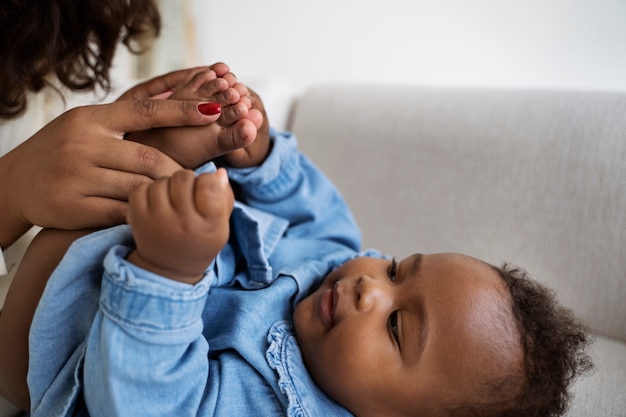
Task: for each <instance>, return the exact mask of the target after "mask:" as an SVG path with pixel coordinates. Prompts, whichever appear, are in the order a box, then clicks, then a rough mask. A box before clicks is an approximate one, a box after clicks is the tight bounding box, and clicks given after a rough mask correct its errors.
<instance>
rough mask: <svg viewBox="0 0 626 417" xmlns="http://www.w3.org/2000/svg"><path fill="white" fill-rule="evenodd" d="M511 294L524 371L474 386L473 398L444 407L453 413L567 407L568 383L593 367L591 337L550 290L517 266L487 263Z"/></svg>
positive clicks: (514, 415)
mask: <svg viewBox="0 0 626 417" xmlns="http://www.w3.org/2000/svg"><path fill="white" fill-rule="evenodd" d="M492 268H493V269H494V270H495V271H496V272H497V273H498V275H499V276H500V277H501V278H502V280H503V281H504V282H505V283H506V286H507V288H508V290H509V292H510V294H511V298H512V302H513V305H512V310H513V316H514V317H515V321H516V322H517V323H516V325H517V328H518V331H519V334H520V342H521V346H522V348H523V352H524V360H523V374H516V375H505V376H504V377H500V378H499V379H497V380H493V381H488V382H487V383H485V384H483V386H482V387H478V392H480V393H481V394H482V395H479V396H480V397H481V398H480V399H478V400H477V401H476V403H475V404H470V405H468V404H463V405H456V406H454V407H449V408H448V409H447V410H446V413H445V414H446V415H448V416H455V417H456V416H458V417H461V416H463V417H465V416H467V417H469V416H474V417H478V416H480V417H487V416H489V417H557V416H562V415H564V413H565V412H566V411H567V409H568V406H569V403H570V399H571V398H570V393H569V388H570V385H571V383H572V382H573V381H574V379H576V378H577V377H578V376H581V375H584V374H587V373H589V372H590V371H591V370H592V369H593V364H592V362H591V359H590V356H589V354H588V353H587V347H588V346H589V344H590V343H591V342H592V341H593V337H592V336H591V334H590V333H589V331H588V330H587V328H586V327H585V326H584V325H583V324H582V323H581V322H580V321H579V320H578V319H577V318H576V317H574V315H573V313H572V312H571V311H570V310H569V309H566V308H564V307H562V306H561V305H560V304H559V303H558V302H557V300H556V297H555V293H554V291H552V290H549V289H547V288H546V287H544V286H543V285H541V284H539V283H538V282H537V281H535V280H534V279H532V278H531V277H530V276H529V275H528V273H527V272H526V271H525V270H523V269H522V268H519V267H515V266H512V265H510V264H507V263H505V264H504V265H502V266H501V267H495V266H492Z"/></svg>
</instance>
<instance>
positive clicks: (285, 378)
mask: <svg viewBox="0 0 626 417" xmlns="http://www.w3.org/2000/svg"><path fill="white" fill-rule="evenodd" d="M267 341H268V342H269V348H268V349H267V351H266V352H265V357H266V359H267V362H268V364H269V365H270V367H271V368H272V369H274V371H276V373H277V374H278V386H279V388H280V390H281V392H283V393H284V394H285V395H286V396H287V399H288V408H287V415H288V416H290V417H296V416H297V417H305V416H306V417H317V416H339V417H341V416H346V417H347V416H352V414H351V413H350V412H349V411H347V410H346V409H344V408H343V407H341V406H340V405H339V404H337V403H336V402H334V401H333V400H331V399H330V398H329V397H328V396H327V395H326V394H324V393H323V392H322V391H321V390H320V389H319V387H318V386H317V385H316V384H315V382H314V381H313V379H311V376H310V375H309V372H308V371H307V369H306V367H305V366H304V361H303V359H302V355H301V353H300V348H299V347H298V343H297V342H296V337H295V334H294V332H293V323H291V322H290V321H279V322H276V323H274V324H273V325H272V327H271V328H270V331H269V333H268V336H267Z"/></svg>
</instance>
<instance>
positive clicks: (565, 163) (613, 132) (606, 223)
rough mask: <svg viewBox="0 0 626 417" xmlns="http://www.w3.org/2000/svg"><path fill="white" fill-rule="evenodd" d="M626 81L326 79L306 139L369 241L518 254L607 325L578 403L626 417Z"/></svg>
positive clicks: (396, 251)
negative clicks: (445, 83)
mask: <svg viewBox="0 0 626 417" xmlns="http://www.w3.org/2000/svg"><path fill="white" fill-rule="evenodd" d="M625 115H626V94H616V93H594V92H566V91H509V90H495V89H492V90H480V89H443V88H418V87H412V88H406V87H401V86H397V87H391V88H390V87H388V86H372V85H366V86H358V85H355V86H345V85H343V86H321V87H317V88H314V89H312V90H310V91H308V92H307V93H305V94H304V95H303V97H301V99H300V100H299V101H298V103H297V104H296V109H295V111H294V114H293V119H292V125H291V127H292V129H293V130H294V131H295V133H296V134H297V136H298V138H299V141H300V148H301V149H302V150H304V152H305V153H307V154H308V155H309V156H310V157H311V159H313V161H314V162H315V163H316V164H317V165H318V166H320V167H321V168H322V169H323V170H324V171H326V173H327V174H328V175H329V176H330V177H331V179H332V180H333V181H334V182H335V183H336V184H337V185H338V186H339V188H340V190H341V191H342V192H343V194H344V195H345V197H346V198H347V200H348V202H349V203H350V205H351V207H352V209H353V211H354V213H355V216H356V217H357V221H358V222H359V224H360V226H361V228H362V230H363V235H364V244H365V247H376V248H378V249H381V250H383V251H384V252H387V253H389V254H393V255H396V256H405V255H407V254H409V253H413V252H425V253H429V252H441V251H445V252H447V251H451V252H462V253H466V254H469V255H472V256H476V257H479V258H481V259H484V260H486V261H489V262H491V263H496V264H500V263H501V262H502V261H504V260H506V261H510V262H512V263H514V264H517V265H520V266H522V267H524V268H526V269H527V270H528V271H529V272H530V273H531V274H532V275H534V276H535V277H537V278H538V279H539V280H540V281H542V282H544V283H546V284H547V285H548V286H550V287H552V288H554V289H555V290H556V292H557V296H558V298H559V299H560V300H561V301H562V303H563V304H564V305H566V306H568V307H571V308H572V309H573V310H574V311H575V312H576V313H577V314H578V315H579V316H580V317H581V318H582V319H583V320H584V321H585V322H586V323H587V324H588V325H589V326H590V327H591V328H592V329H593V331H594V332H595V333H597V334H599V335H603V336H606V337H607V338H601V339H599V340H600V341H599V342H598V343H597V344H596V346H595V347H594V349H595V352H596V353H597V355H599V359H598V361H597V362H598V368H599V369H598V371H597V372H596V374H595V375H594V376H593V377H592V378H590V379H587V380H586V381H584V380H583V381H581V384H582V385H580V389H581V394H580V395H579V397H580V398H579V401H577V402H576V403H575V407H574V408H573V409H572V413H571V415H572V416H581V417H582V416H603V417H604V416H626V398H625V397H624V391H625V388H624V387H625V386H626V359H625V358H626V301H625V300H626V116H625Z"/></svg>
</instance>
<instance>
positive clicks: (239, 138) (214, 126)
mask: <svg viewBox="0 0 626 417" xmlns="http://www.w3.org/2000/svg"><path fill="white" fill-rule="evenodd" d="M221 65H223V67H221V66H220V64H216V65H214V66H212V67H211V68H207V69H205V70H200V71H199V72H197V73H196V74H195V75H194V76H193V77H192V78H191V79H190V80H188V81H186V82H184V83H182V85H180V86H178V87H177V88H175V89H174V91H173V92H172V94H171V95H170V96H169V97H168V99H172V100H194V101H209V102H215V103H219V104H220V105H221V106H222V114H221V115H220V118H219V120H218V121H217V122H215V123H211V124H209V125H206V126H186V127H180V128H162V129H153V130H150V131H147V132H138V133H133V134H132V135H130V136H129V139H130V140H134V141H137V142H141V143H143V144H146V145H150V146H153V147H155V148H157V149H159V150H161V151H163V152H164V153H166V154H167V155H169V156H170V157H171V158H172V159H174V160H175V161H177V162H178V163H179V164H181V166H183V167H184V168H196V167H197V166H199V165H201V164H202V163H204V162H207V161H209V160H212V159H215V158H216V157H218V156H221V155H224V154H227V153H229V152H231V151H233V150H237V149H240V148H243V147H246V146H248V145H250V144H251V143H252V142H254V140H255V138H256V135H257V129H258V128H260V127H261V124H262V122H263V117H262V115H261V114H260V112H259V111H258V110H256V109H251V107H252V102H251V100H250V98H249V97H248V90H247V88H246V87H245V86H244V85H243V84H240V83H238V82H237V79H236V77H235V76H234V75H233V74H232V73H230V72H226V71H225V70H224V69H226V70H227V69H228V67H227V66H226V65H225V64H221Z"/></svg>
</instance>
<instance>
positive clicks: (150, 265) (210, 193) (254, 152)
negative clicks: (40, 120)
mask: <svg viewBox="0 0 626 417" xmlns="http://www.w3.org/2000/svg"><path fill="white" fill-rule="evenodd" d="M216 65H217V66H218V67H217V71H218V72H217V73H222V72H223V71H224V70H225V69H224V68H223V67H221V66H220V65H221V64H216ZM226 69H227V67H226ZM217 73H216V72H215V71H214V70H213V69H212V67H209V68H202V69H198V68H195V69H191V70H188V71H181V72H177V73H172V74H168V75H166V76H164V77H157V78H155V79H154V80H152V81H150V82H148V83H147V84H144V85H140V86H138V87H137V88H136V89H133V90H131V91H130V92H129V93H127V96H126V97H125V98H124V99H122V100H120V101H118V102H116V103H113V104H112V105H110V107H109V108H108V110H107V111H104V110H106V108H103V106H89V107H86V108H82V109H79V110H77V111H80V112H89V113H85V114H81V115H77V116H76V120H75V122H76V123H71V122H69V123H66V122H63V123H60V124H59V126H58V128H59V129H61V130H60V131H59V132H58V133H59V135H58V136H54V135H52V136H51V135H50V134H49V133H50V132H49V131H47V130H48V129H51V128H52V127H54V122H53V123H51V124H50V125H48V126H47V127H46V128H44V130H46V131H47V133H46V132H44V133H42V135H41V136H40V137H38V138H36V139H37V140H36V141H33V138H31V139H30V140H29V141H27V143H28V145H26V146H29V147H32V146H34V143H36V144H37V145H38V146H41V147H42V149H40V150H39V151H38V153H37V154H38V155H40V158H41V161H44V162H46V163H50V164H51V165H50V166H49V167H47V168H42V169H40V170H39V171H38V172H37V174H40V175H44V174H46V173H49V174H50V173H52V172H54V171H55V170H54V169H51V168H53V167H54V166H55V161H56V160H58V158H65V160H66V165H68V166H69V168H68V169H70V168H74V169H75V171H71V170H70V171H67V170H64V171H61V172H59V175H61V174H63V175H61V177H60V178H57V180H58V181H60V182H61V183H63V184H70V185H71V184H74V185H82V188H78V189H71V187H70V190H64V191H59V190H57V192H60V193H62V196H63V197H65V198H67V199H68V201H65V200H63V201H59V202H58V203H57V204H58V207H57V209H59V210H61V211H62V210H63V208H64V207H65V204H68V203H75V204H77V205H78V208H83V209H88V208H91V209H92V211H93V210H96V211H98V210H104V212H102V213H101V214H102V215H104V216H105V219H104V220H103V222H102V224H109V223H112V224H115V223H119V222H120V221H118V220H120V219H118V218H117V217H111V213H107V211H106V207H105V203H106V201H108V200H111V201H109V202H110V203H111V204H114V205H115V207H114V208H113V211H114V213H115V215H116V216H117V215H120V216H122V217H123V218H122V220H121V221H126V220H128V221H129V223H131V225H132V227H133V229H134V231H135V237H136V239H137V240H138V249H137V250H136V251H135V252H133V253H132V254H131V255H130V256H129V259H130V260H131V262H134V263H136V264H138V265H140V266H142V267H144V268H145V269H148V270H150V271H153V272H156V273H159V274H162V275H164V276H169V277H170V278H172V279H177V280H179V281H181V282H188V283H193V282H196V281H197V280H198V279H200V278H201V275H202V273H203V272H204V270H205V269H206V267H207V266H208V264H209V263H210V262H211V261H212V259H213V258H214V257H215V255H216V254H217V252H218V251H219V250H220V249H221V248H222V247H223V246H224V245H225V244H226V242H227V240H228V218H229V216H230V212H231V210H232V204H233V193H232V189H231V187H230V185H229V184H228V181H227V176H226V172H225V171H224V170H223V169H220V170H218V172H217V173H216V174H203V175H201V176H198V177H196V175H195V174H194V173H193V172H191V171H189V170H184V169H182V168H181V165H180V164H179V163H177V162H176V161H177V160H181V161H182V158H185V157H187V156H189V155H192V156H194V157H195V158H196V159H193V160H189V161H188V162H189V163H191V164H193V165H198V164H200V163H201V162H205V161H206V160H209V159H212V158H214V157H217V156H220V155H221V156H222V157H223V158H224V159H225V160H226V161H228V160H230V159H229V157H231V156H232V160H233V161H237V162H238V163H240V164H241V165H240V166H253V165H255V164H258V163H259V161H263V160H264V159H265V157H266V156H267V153H268V152H269V143H270V139H269V132H268V129H267V128H266V127H267V121H266V120H265V112H264V109H263V103H262V102H261V100H260V99H259V98H258V96H256V95H254V97H253V98H250V97H252V96H251V93H250V92H249V91H247V89H246V88H245V86H243V85H239V84H238V83H237V82H236V79H234V78H233V77H234V76H232V74H230V73H228V72H225V73H224V76H225V77H226V78H228V80H227V81H226V83H223V82H221V81H217V82H216V81H215V80H216V78H215V75H216V74H217ZM198 74H200V75H198ZM227 74H230V75H227ZM204 77H207V78H204ZM202 79H204V80H205V83H204V84H202V83H201V84H198V82H199V80H202ZM176 82H178V83H181V84H176ZM162 88H168V89H169V90H172V89H173V90H176V94H177V96H176V97H175V98H177V99H178V100H174V99H167V100H165V99H163V98H165V97H172V96H173V94H172V93H171V92H170V91H169V90H168V91H167V92H166V93H163V94H160V95H161V96H162V97H160V98H161V99H144V98H143V97H146V96H150V97H152V96H155V95H159V93H158V92H159V91H162ZM198 89H202V93H201V94H200V93H198V92H197V90H198ZM231 90H232V91H231ZM135 94H136V96H135ZM205 94H206V95H207V96H206V97H205ZM244 94H245V95H244ZM229 97H230V98H229ZM233 97H235V98H234V99H233ZM135 98H138V100H136V99H135ZM200 98H202V101H201V102H206V101H212V102H220V101H221V102H222V103H224V104H223V107H222V114H221V115H215V116H206V115H202V114H201V113H199V112H198V109H197V107H196V105H197V103H198V101H196V99H200ZM209 99H210V100H209ZM186 100H192V101H186ZM137 103H147V105H148V107H149V109H151V111H155V112H163V111H164V110H163V109H166V110H167V112H166V113H167V114H166V115H169V119H167V118H165V116H166V115H161V119H159V120H160V122H159V123H161V124H158V123H156V122H155V121H154V120H152V119H150V115H145V116H144V117H143V118H141V117H140V118H139V122H140V123H136V124H135V125H133V126H136V125H137V124H138V125H139V126H141V127H142V128H143V129H150V128H151V127H157V129H153V130H152V131H151V132H152V134H153V135H154V136H155V137H156V136H158V135H164V136H161V139H162V140H163V141H167V140H173V139H175V140H176V144H177V145H180V144H184V145H185V146H171V144H167V143H165V144H162V149H163V150H164V151H166V152H170V153H171V154H168V155H165V154H164V153H161V152H160V151H158V150H157V149H156V148H153V147H150V146H146V145H145V144H140V143H135V142H132V141H129V140H123V141H122V140H118V141H112V140H110V139H112V138H114V139H121V138H122V136H123V134H124V132H128V131H131V130H132V129H125V128H118V129H116V130H115V131H114V132H110V131H106V129H105V128H104V127H102V125H101V124H99V123H100V122H102V120H107V121H109V117H110V118H111V119H110V122H111V123H114V122H119V123H121V125H122V126H123V123H124V120H125V118H126V117H131V118H132V117H138V116H136V115H134V113H133V112H132V109H133V108H134V107H133V106H137V105H138V104H137ZM189 106H191V107H189ZM230 106H235V107H238V108H242V107H245V108H246V109H247V110H246V111H243V112H242V111H240V110H238V111H231V110H230ZM109 110H116V112H114V113H112V112H111V111H109ZM190 112H191V114H192V116H193V117H191V116H190V115H189V113H190ZM69 113H70V114H69V115H68V113H66V114H65V115H63V116H61V117H60V119H61V121H63V118H65V117H69V116H71V113H72V111H70V112H69ZM150 114H152V113H150ZM90 115H91V116H90ZM87 116H89V117H87ZM222 116H224V118H222ZM72 117H73V116H72ZM85 117H87V119H85ZM218 117H219V120H220V122H219V123H211V124H208V125H207V121H211V122H214V121H216V120H217V119H218ZM259 117H262V118H263V120H261V121H259V120H258V118H259ZM194 118H195V119H194ZM164 120H165V121H164ZM194 120H195V121H194ZM242 120H243V122H242ZM87 122H90V123H92V124H91V125H89V124H87V125H85V126H83V127H82V128H81V129H87V128H89V136H85V135H80V136H79V135H77V134H75V133H76V132H75V131H74V130H73V129H74V128H75V127H77V126H79V125H81V124H82V123H87ZM194 123H195V127H197V128H198V130H197V131H196V130H192V129H190V128H189V127H188V125H191V124H194ZM131 124H132V123H131ZM178 125H187V126H185V127H184V128H178V129H179V130H178V134H176V135H173V133H175V132H176V129H169V128H168V129H162V127H166V126H178ZM241 125H247V126H248V127H246V128H245V130H247V129H248V128H249V127H250V126H252V127H253V129H256V131H255V132H253V135H252V136H248V137H247V139H245V140H243V141H237V140H235V141H233V140H232V139H233V137H236V136H237V135H236V134H235V136H233V130H235V131H236V127H235V128H233V126H241ZM126 126H129V125H126ZM257 126H258V128H257ZM264 127H265V128H264ZM63 128H65V129H67V131H66V132H65V135H63V134H62V133H63V132H62V129H63ZM103 129H104V131H103V132H102V134H100V135H98V134H97V133H98V132H99V131H100V130H103ZM167 135H170V136H169V139H168V136H167ZM196 135H204V136H202V140H201V141H199V140H196V139H195V138H196ZM85 137H89V141H86V140H84V138H85ZM198 137H199V136H198ZM223 138H227V140H223ZM55 140H61V141H62V142H63V143H62V144H65V146H66V147H68V148H69V149H65V150H64V149H61V150H56V151H57V153H56V154H54V155H55V156H57V158H52V157H50V155H44V154H45V153H46V152H48V153H50V152H53V153H54V152H55V149H54V145H55V144H57V145H58V142H55ZM68 142H69V143H68ZM96 142H97V143H99V145H98V146H96V145H94V144H95V143H96ZM105 144H106V145H107V146H106V147H105V146H103V145H105ZM70 145H71V146H70ZM92 145H93V149H92V148H91V146H92ZM72 147H74V148H76V147H79V149H78V150H77V151H76V153H73V152H71V149H72ZM103 148H106V152H108V153H105V154H103V155H91V158H87V160H86V161H82V160H81V159H80V156H79V155H84V153H85V152H87V151H93V152H94V153H95V154H97V153H98V152H102V151H103ZM18 149H19V148H18ZM207 149H208V150H207ZM44 150H45V151H46V152H44ZM133 150H135V151H133ZM137 150H138V151H137ZM59 152H60V153H59ZM133 152H136V153H137V152H139V154H138V155H135V154H133ZM212 153H215V154H214V155H212ZM9 155H10V154H9ZM9 155H7V156H9ZM27 156H28V152H24V153H23V155H22V157H23V158H27ZM135 157H142V158H143V159H141V160H142V161H147V162H149V166H152V167H153V169H154V170H155V173H154V174H150V175H141V176H136V174H131V173H128V172H126V171H124V169H130V168H124V167H128V166H129V165H128V164H130V165H132V163H131V162H132V161H133V160H134V159H133V158H135ZM46 158H48V159H46ZM98 158H105V160H104V161H102V160H100V159H98ZM199 158H203V160H200V159H199ZM205 158H206V159H205ZM41 161H40V164H41ZM97 161H100V162H99V163H96V162H97ZM107 161H108V162H107ZM129 161H130V162H129ZM68 162H69V163H68ZM76 164H78V165H79V166H78V167H76ZM3 166H4V165H2V164H0V183H3V180H4V178H3V177H2V167H3ZM112 166H114V167H117V169H112V168H111V167H112ZM57 168H59V167H57ZM87 168H89V169H87ZM109 171H111V172H109ZM74 174H76V175H74ZM79 174H82V175H85V176H86V178H84V179H81V178H79ZM107 175H108V176H107ZM101 176H105V177H106V178H101ZM33 178H36V177H33ZM14 180H19V178H17V179H14ZM29 180H30V182H32V178H30V179H29V178H26V179H25V181H26V182H23V183H21V184H23V186H24V187H26V186H30V187H31V188H30V190H31V192H32V190H35V191H37V192H39V193H40V194H41V195H40V197H46V192H47V190H46V189H45V186H46V184H47V182H46V181H43V183H42V184H39V183H36V184H35V185H36V186H37V187H36V188H32V187H34V186H35V185H32V184H30V182H29ZM79 180H82V181H79ZM105 180H106V181H105ZM118 181H122V182H124V188H122V189H120V190H117V189H116V188H115V185H116V184H117V182H118ZM105 183H106V184H105ZM53 185H54V184H53ZM68 186H69V185H68ZM96 186H98V187H101V188H103V189H105V190H109V191H108V193H112V194H106V195H109V196H110V197H102V194H103V193H104V191H100V192H99V193H98V192H96V191H91V194H89V193H90V191H89V190H93V189H94V187H96ZM0 189H1V188H0ZM53 190H56V188H54V187H53ZM116 190H117V191H116ZM82 193H86V194H87V195H82ZM92 194H93V196H92ZM0 197H1V196H0ZM86 200H90V201H86ZM126 200H129V201H128V202H126ZM130 200H132V202H131V201H130ZM34 202H36V201H34ZM151 202H152V203H153V204H151ZM42 207H46V206H45V205H40V206H39V211H40V212H44V211H45V210H42ZM3 213H4V212H3ZM34 214H42V213H38V212H37V211H35V212H34ZM50 215H52V214H50ZM72 215H73V216H75V217H74V218H73V217H72ZM93 215H94V213H93V212H86V213H79V214H76V213H75V212H74V211H73V210H70V211H69V212H68V213H63V216H62V217H63V218H61V219H56V220H55V221H54V222H52V221H53V220H54V219H52V220H50V222H51V223H45V222H42V223H39V224H42V225H44V226H45V225H49V224H52V225H57V226H56V227H57V229H54V228H46V229H44V230H42V231H41V232H40V233H39V234H38V235H37V236H36V237H35V239H34V240H33V242H32V243H31V245H30V246H29V248H28V250H27V252H26V254H25V255H24V258H23V260H22V263H21V265H20V267H19V269H18V270H17V272H16V274H15V277H14V279H13V283H12V285H11V287H10V289H9V292H8V294H7V298H6V301H5V304H4V308H3V311H2V314H1V315H0V394H2V395H3V396H4V397H5V398H6V399H7V400H9V401H11V402H12V403H13V404H15V405H16V406H17V407H20V408H21V409H24V410H28V409H29V406H30V398H29V394H28V387H27V383H26V375H27V371H28V332H29V329H30V324H31V322H32V318H33V314H34V311H35V308H36V306H37V303H38V302H39V299H40V297H41V294H42V291H43V288H44V287H45V284H46V282H47V280H48V277H49V276H50V275H51V273H52V272H53V271H54V268H56V266H57V265H58V263H59V261H60V260H61V258H62V256H63V255H64V254H65V252H66V250H67V248H68V247H69V246H70V244H71V243H72V242H73V241H74V240H76V239H78V238H79V237H81V236H83V235H85V234H87V233H89V232H91V231H94V230H96V229H94V228H89V229H80V230H76V231H68V230H60V229H59V228H62V227H61V226H59V224H60V223H63V226H65V227H66V228H72V227H76V228H80V227H87V226H88V225H91V224H94V223H95V224H96V225H97V224H100V223H98V222H96V221H95V219H94V218H93ZM80 216H83V217H80ZM3 220H6V217H4V216H0V222H2V221H3ZM28 222H30V220H25V223H28ZM107 222H108V223H107ZM7 223H8V222H7ZM154 225H159V227H158V230H154V229H155V228H154ZM0 226H2V224H0ZM25 227H26V225H25ZM0 230H3V229H2V227H0ZM146 236H147V237H146ZM194 236H195V237H194ZM191 241H193V242H194V245H193V247H194V248H195V249H196V251H195V252H193V251H191V250H188V249H187V244H186V243H188V242H191ZM155 242H159V245H154V243H155ZM183 243H185V244H183ZM161 244H163V246H161ZM182 248H186V249H185V250H181V249H182ZM199 248H202V251H203V252H200V251H198V250H197V249H199ZM196 256H197V257H196ZM181 259H186V260H187V261H185V262H181V261H180V260H181ZM183 265H184V266H185V267H184V269H180V267H181V266H183Z"/></svg>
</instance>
